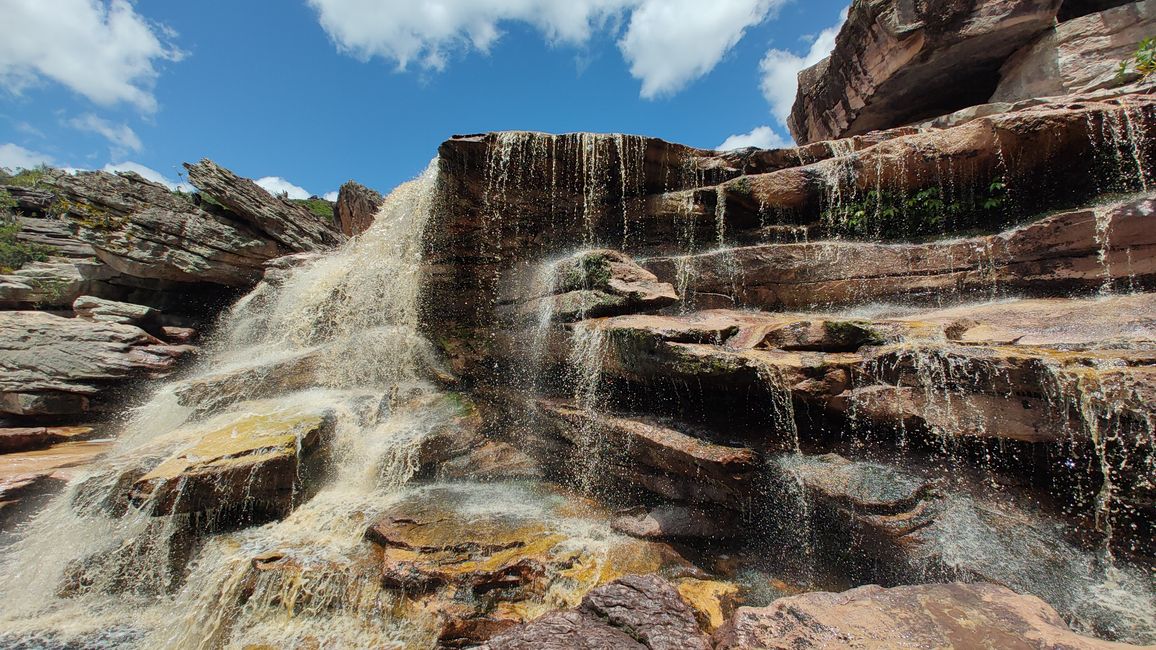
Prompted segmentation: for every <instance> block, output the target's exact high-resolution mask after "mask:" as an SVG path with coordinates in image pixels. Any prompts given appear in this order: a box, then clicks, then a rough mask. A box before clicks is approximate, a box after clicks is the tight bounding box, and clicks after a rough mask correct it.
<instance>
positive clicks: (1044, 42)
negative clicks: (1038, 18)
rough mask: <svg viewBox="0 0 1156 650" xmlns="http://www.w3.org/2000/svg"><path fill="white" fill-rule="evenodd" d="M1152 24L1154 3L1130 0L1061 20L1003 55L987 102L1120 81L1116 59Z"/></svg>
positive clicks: (1127, 56)
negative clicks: (992, 90)
mask: <svg viewBox="0 0 1156 650" xmlns="http://www.w3.org/2000/svg"><path fill="white" fill-rule="evenodd" d="M1154 27H1156V6H1154V5H1153V4H1152V3H1151V2H1134V3H1131V4H1125V5H1123V6H1120V7H1116V8H1114V9H1108V10H1107V11H1101V12H1097V13H1091V14H1089V15H1086V16H1083V17H1081V18H1076V19H1075V20H1069V21H1067V22H1062V23H1060V24H1058V25H1056V26H1055V28H1053V29H1051V30H1049V31H1047V32H1045V33H1044V34H1043V35H1042V36H1040V37H1039V38H1038V39H1037V40H1036V41H1035V42H1034V43H1032V44H1031V45H1028V46H1025V47H1024V48H1023V49H1021V50H1020V51H1018V52H1016V53H1015V55H1013V56H1012V57H1011V58H1009V59H1008V60H1007V61H1006V62H1005V63H1004V64H1003V67H1002V68H1001V70H1000V82H999V86H998V87H997V88H996V90H995V93H994V94H993V95H992V96H991V100H990V101H992V102H1018V101H1023V100H1028V99H1033V98H1036V97H1052V96H1056V95H1071V94H1076V93H1086V92H1090V91H1094V90H1099V89H1101V88H1106V87H1111V86H1114V85H1117V84H1119V83H1120V80H1119V68H1120V62H1121V61H1125V60H1128V61H1131V59H1132V57H1133V56H1134V54H1135V52H1136V47H1137V45H1138V44H1139V42H1140V41H1142V40H1143V39H1145V38H1148V37H1149V36H1150V35H1151V34H1152V32H1153V31H1154V30H1153V28H1154Z"/></svg>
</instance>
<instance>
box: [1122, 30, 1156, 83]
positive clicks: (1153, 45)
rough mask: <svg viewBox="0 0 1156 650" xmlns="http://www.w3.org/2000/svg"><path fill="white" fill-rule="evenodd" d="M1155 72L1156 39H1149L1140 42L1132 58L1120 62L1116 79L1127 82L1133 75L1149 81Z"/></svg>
mask: <svg viewBox="0 0 1156 650" xmlns="http://www.w3.org/2000/svg"><path fill="white" fill-rule="evenodd" d="M1153 72H1156V38H1151V37H1149V38H1146V39H1144V40H1142V41H1140V43H1139V44H1138V45H1137V46H1136V51H1135V53H1133V54H1132V58H1130V59H1124V60H1123V61H1120V67H1119V68H1118V69H1117V70H1116V79H1117V80H1118V81H1125V80H1126V79H1127V77H1128V76H1129V75H1131V74H1136V75H1139V77H1140V78H1141V79H1147V78H1148V77H1149V76H1151V74H1152V73H1153Z"/></svg>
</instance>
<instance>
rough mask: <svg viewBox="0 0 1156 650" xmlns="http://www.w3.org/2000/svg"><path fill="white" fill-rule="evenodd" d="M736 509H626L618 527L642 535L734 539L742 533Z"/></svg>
mask: <svg viewBox="0 0 1156 650" xmlns="http://www.w3.org/2000/svg"><path fill="white" fill-rule="evenodd" d="M737 526H738V521H737V519H736V517H735V516H734V513H733V512H728V511H725V510H720V509H717V508H714V509H702V508H693V507H688V506H681V505H663V506H658V507H656V508H652V509H650V510H642V511H641V512H634V513H626V514H623V515H621V516H619V517H618V518H616V519H615V520H614V524H613V527H614V530H616V531H618V532H620V533H623V534H625V535H630V536H631V537H638V538H641V539H714V540H722V539H731V538H734V537H737V536H738V535H739V531H738V530H737Z"/></svg>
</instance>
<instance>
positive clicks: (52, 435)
mask: <svg viewBox="0 0 1156 650" xmlns="http://www.w3.org/2000/svg"><path fill="white" fill-rule="evenodd" d="M93 432H94V429H93V428H92V427H20V428H13V429H0V454H9V453H13V452H20V451H33V450H36V449H44V448H45V447H51V446H52V445H55V444H59V443H62V442H68V441H69V440H82V439H84V438H87V437H89V436H91V435H92V434H93Z"/></svg>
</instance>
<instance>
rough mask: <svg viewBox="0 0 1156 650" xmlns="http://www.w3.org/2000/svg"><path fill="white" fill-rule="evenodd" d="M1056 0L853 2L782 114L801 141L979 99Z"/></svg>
mask: <svg viewBox="0 0 1156 650" xmlns="http://www.w3.org/2000/svg"><path fill="white" fill-rule="evenodd" d="M1059 5H1060V2H1059V0H953V1H952V2H941V3H904V2H892V1H891V0H870V1H867V2H856V3H854V4H853V5H852V6H851V10H850V13H849V15H848V18H847V22H846V24H845V25H844V26H843V29H842V30H841V31H840V32H839V36H838V37H837V39H836V41H835V51H834V52H833V53H832V54H831V56H830V57H829V58H828V59H826V60H824V61H822V62H821V63H819V64H817V65H815V66H814V67H811V68H808V69H806V70H804V71H803V72H801V73H800V75H799V93H798V96H797V98H796V100H795V106H794V109H793V110H792V112H791V117H790V119H789V120H788V126H789V127H790V129H791V133H792V135H794V136H795V140H796V141H798V142H800V143H802V144H808V143H811V142H815V141H818V140H831V139H836V138H842V137H846V136H850V135H858V134H861V133H866V132H868V131H872V130H876V129H887V128H891V127H895V126H901V125H904V124H909V123H911V122H915V121H917V120H920V119H923V118H928V117H933V116H935V115H941V114H944V113H949V112H951V111H953V110H956V109H959V108H963V107H965V106H970V105H974V104H979V103H982V102H983V101H985V100H986V99H987V98H988V97H989V96H991V93H992V90H994V89H995V85H996V81H997V79H998V76H997V71H998V70H999V67H1000V65H1001V64H1002V63H1003V62H1004V60H1005V59H1006V58H1007V57H1008V56H1009V55H1010V54H1012V53H1013V52H1015V51H1016V50H1017V49H1019V48H1020V47H1023V46H1024V45H1026V44H1028V43H1030V42H1031V40H1032V39H1033V38H1035V37H1036V36H1037V35H1038V34H1040V33H1041V32H1043V31H1044V30H1046V29H1047V28H1048V27H1050V26H1051V24H1052V22H1053V21H1054V19H1055V17H1056V12H1057V11H1058V10H1059Z"/></svg>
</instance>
